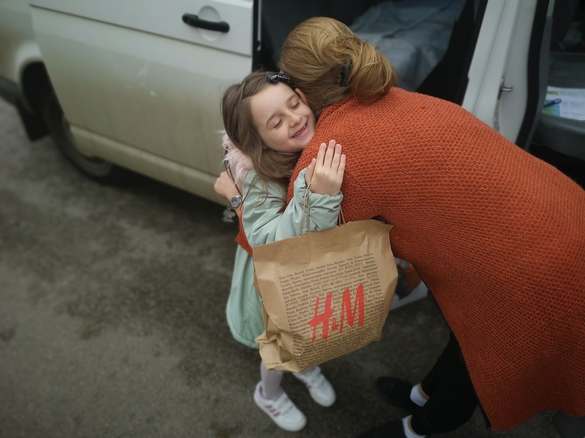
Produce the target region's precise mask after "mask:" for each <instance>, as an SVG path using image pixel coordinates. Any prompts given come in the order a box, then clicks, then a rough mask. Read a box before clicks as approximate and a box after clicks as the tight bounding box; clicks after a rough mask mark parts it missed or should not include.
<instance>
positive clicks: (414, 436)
mask: <svg viewBox="0 0 585 438" xmlns="http://www.w3.org/2000/svg"><path fill="white" fill-rule="evenodd" d="M411 417H412V415H409V416H408V417H404V418H403V419H402V427H403V428H404V435H406V438H425V437H426V435H419V434H418V433H416V432H415V431H414V430H412V428H411V427H410V418H411Z"/></svg>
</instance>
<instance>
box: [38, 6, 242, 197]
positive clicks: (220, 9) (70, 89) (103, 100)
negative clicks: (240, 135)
mask: <svg viewBox="0 0 585 438" xmlns="http://www.w3.org/2000/svg"><path fill="white" fill-rule="evenodd" d="M105 3H107V5H106V4H103V2H99V3H93V2H92V3H81V2H76V1H69V0H34V1H33V6H34V7H33V8H32V17H33V25H34V30H35V33H36V35H37V39H38V41H39V45H40V48H41V52H42V54H43V58H44V60H45V64H46V67H47V70H48V72H49V75H50V77H51V80H52V84H53V87H54V88H55V91H56V93H57V96H58V97H59V102H60V104H61V106H62V107H63V110H64V112H65V115H66V117H67V120H68V121H69V123H70V124H71V131H72V134H73V136H74V137H75V140H76V143H77V145H78V147H79V149H80V150H82V151H83V152H84V153H86V154H87V155H89V156H97V157H99V158H103V159H105V160H108V161H111V162H114V163H117V164H120V165H122V166H124V167H127V168H130V169H133V170H136V171H138V172H140V173H144V174H146V175H149V176H151V177H154V178H157V179H159V180H162V181H165V182H167V183H170V184H172V185H175V186H178V187H181V188H184V189H187V190H190V191H193V192H195V193H197V194H200V195H202V196H204V197H206V198H214V197H215V196H216V195H215V194H214V193H213V191H212V186H213V184H212V181H213V180H214V179H215V177H214V175H215V174H217V173H219V169H220V165H221V158H222V150H221V147H220V144H221V136H220V135H219V132H220V130H221V129H222V125H223V124H222V120H221V115H220V108H219V102H220V99H221V96H222V94H223V91H224V90H225V88H226V87H227V86H228V85H229V84H231V83H233V82H235V81H237V80H240V79H241V78H242V77H244V76H245V75H246V74H248V73H249V72H250V70H251V62H252V61H251V57H252V22H253V20H252V2H251V1H231V2H224V1H206V2H203V1H190V2H186V1H173V2H157V1H148V2H144V1H138V0H134V1H125V2H117V1H107V2H105ZM187 4H189V6H188V7H187ZM145 10H148V13H140V11H142V12H144V11H145ZM186 12H193V13H195V14H199V15H200V16H201V17H202V18H203V17H204V16H208V17H209V16H210V15H214V14H216V15H217V17H216V16H213V17H210V18H209V19H210V20H211V21H220V20H223V21H228V20H230V21H231V22H230V21H228V22H230V31H229V32H228V33H225V34H224V33H220V32H215V31H208V30H204V29H197V28H194V27H191V26H188V25H186V24H185V23H183V22H182V19H181V17H182V15H183V13H186ZM90 16H91V17H92V18H91V19H90V18H85V17H90ZM209 145H217V147H216V148H210V147H209ZM201 179H205V180H206V181H205V182H206V184H201V181H200V180H201ZM202 186H206V187H207V188H208V189H207V190H205V192H204V193H202V192H201V187H202Z"/></svg>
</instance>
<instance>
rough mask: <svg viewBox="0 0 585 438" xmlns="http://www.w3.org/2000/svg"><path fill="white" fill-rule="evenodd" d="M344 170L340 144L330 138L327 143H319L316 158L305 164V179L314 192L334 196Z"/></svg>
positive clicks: (339, 187)
mask: <svg viewBox="0 0 585 438" xmlns="http://www.w3.org/2000/svg"><path fill="white" fill-rule="evenodd" d="M344 172H345V155H344V154H342V153H341V145H340V144H336V143H335V140H330V141H329V144H328V145H326V144H325V143H321V146H320V147H319V152H318V153H317V158H313V160H312V161H311V164H309V165H308V166H307V172H306V173H305V181H306V183H307V186H310V188H311V191H313V192H314V193H318V194H320V195H329V196H335V195H337V194H339V191H340V190H341V183H342V182H343V173H344Z"/></svg>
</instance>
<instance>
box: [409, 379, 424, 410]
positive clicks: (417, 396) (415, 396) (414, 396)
mask: <svg viewBox="0 0 585 438" xmlns="http://www.w3.org/2000/svg"><path fill="white" fill-rule="evenodd" d="M410 399H411V400H412V401H413V402H414V403H416V404H417V405H419V406H424V405H425V403H426V402H427V400H428V398H424V397H423V396H422V394H421V387H420V383H417V384H416V385H414V386H413V387H412V389H411V390H410Z"/></svg>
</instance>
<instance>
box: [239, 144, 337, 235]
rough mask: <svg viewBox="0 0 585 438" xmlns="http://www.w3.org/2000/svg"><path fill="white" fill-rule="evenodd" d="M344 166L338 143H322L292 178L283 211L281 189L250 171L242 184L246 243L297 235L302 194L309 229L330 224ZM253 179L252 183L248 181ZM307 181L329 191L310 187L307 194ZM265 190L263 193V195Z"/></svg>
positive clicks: (302, 211)
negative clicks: (292, 193) (289, 198)
mask: <svg viewBox="0 0 585 438" xmlns="http://www.w3.org/2000/svg"><path fill="white" fill-rule="evenodd" d="M344 169H345V156H344V155H342V154H341V146H339V145H335V142H334V141H332V142H330V145H329V146H325V144H323V145H322V147H321V149H320V151H319V154H318V155H317V158H316V159H315V160H314V161H313V162H312V163H311V164H310V165H309V167H308V168H307V169H306V170H303V171H302V172H301V174H300V175H299V177H298V178H297V180H296V181H295V184H294V186H295V196H294V198H293V200H292V201H291V202H290V203H289V205H288V206H287V207H286V209H285V210H284V212H281V211H280V210H281V208H282V206H283V203H284V201H283V198H284V196H285V192H284V190H283V189H282V188H281V187H280V186H278V185H277V184H264V183H262V182H261V181H259V180H257V178H254V176H255V174H254V173H252V174H250V175H248V176H247V178H246V181H245V183H244V194H245V198H244V209H243V216H242V222H243V224H244V231H245V233H246V237H247V238H248V242H249V243H250V245H251V246H257V245H263V244H266V243H270V242H273V241H275V240H281V239H285V238H288V237H293V236H296V235H299V234H300V233H301V226H302V221H303V218H304V219H305V220H306V214H307V210H306V208H304V206H303V203H304V200H303V198H304V196H305V194H307V195H308V201H309V203H308V204H309V205H310V215H309V219H310V223H309V230H310V231H318V230H324V229H328V228H332V227H334V226H335V225H336V224H337V220H338V217H339V210H340V204H341V200H342V199H343V195H342V194H341V192H340V191H339V190H340V188H341V182H342V180H343V172H344ZM254 179H256V181H255V183H253V184H250V183H251V182H254ZM307 180H310V182H311V187H313V184H315V185H316V189H315V190H317V191H319V192H326V193H329V194H322V193H315V192H314V191H312V190H311V191H309V193H307ZM265 193H267V196H266V197H265V198H264V194H265ZM263 199H264V201H263V202H262V200H263ZM305 226H306V225H305Z"/></svg>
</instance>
